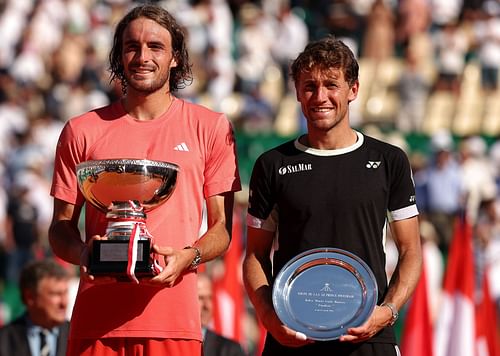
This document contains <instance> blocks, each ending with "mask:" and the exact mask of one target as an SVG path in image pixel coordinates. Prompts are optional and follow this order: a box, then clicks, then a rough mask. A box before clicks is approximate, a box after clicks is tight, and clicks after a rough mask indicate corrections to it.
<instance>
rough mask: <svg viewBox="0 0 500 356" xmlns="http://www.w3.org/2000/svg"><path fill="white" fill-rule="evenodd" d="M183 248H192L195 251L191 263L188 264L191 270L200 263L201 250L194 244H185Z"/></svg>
mask: <svg viewBox="0 0 500 356" xmlns="http://www.w3.org/2000/svg"><path fill="white" fill-rule="evenodd" d="M184 249H185V250H187V249H193V250H194V251H195V252H196V254H195V256H194V258H193V260H192V261H191V265H190V266H189V269H190V270H191V271H192V270H195V269H197V268H198V266H199V265H200V263H201V252H200V249H199V248H198V247H195V246H186V247H184Z"/></svg>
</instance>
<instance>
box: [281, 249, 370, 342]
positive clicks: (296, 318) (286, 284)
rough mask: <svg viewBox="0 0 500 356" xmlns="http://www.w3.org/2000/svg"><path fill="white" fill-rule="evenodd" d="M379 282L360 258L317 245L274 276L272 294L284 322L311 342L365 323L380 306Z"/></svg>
mask: <svg viewBox="0 0 500 356" xmlns="http://www.w3.org/2000/svg"><path fill="white" fill-rule="evenodd" d="M377 293H378V288H377V281H376V279H375V276H374V274H373V272H372V271H371V269H370V268H369V267H368V265H367V264H366V263H365V262H364V261H363V260H361V259H360V258H359V257H358V256H356V255H354V254H352V253H350V252H347V251H344V250H341V249H336V248H317V249H312V250H309V251H306V252H303V253H301V254H299V255H298V256H296V257H295V258H293V259H292V260H290V261H289V262H288V263H287V264H286V265H285V266H283V268H282V269H281V271H280V272H279V273H278V275H277V276H276V280H275V282H274V286H273V292H272V298H273V305H274V309H275V310H276V314H277V315H278V317H279V318H280V320H281V321H282V322H283V324H285V325H286V326H288V327H289V328H290V329H293V330H295V331H299V332H301V333H303V334H305V335H306V336H307V337H308V338H309V339H312V340H323V341H325V340H335V339H338V338H339V337H340V336H341V335H343V334H346V332H347V329H348V328H350V327H355V326H359V325H361V324H363V323H364V322H365V321H366V320H367V319H368V317H369V316H370V315H371V313H372V311H373V309H374V308H375V305H376V304H377Z"/></svg>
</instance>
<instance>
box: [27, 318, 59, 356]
mask: <svg viewBox="0 0 500 356" xmlns="http://www.w3.org/2000/svg"><path fill="white" fill-rule="evenodd" d="M58 335H59V329H58V328H53V329H51V330H48V329H43V328H41V327H40V326H36V325H32V326H30V327H28V342H29V346H30V350H31V354H32V355H33V356H55V355H56V349H57V337H58Z"/></svg>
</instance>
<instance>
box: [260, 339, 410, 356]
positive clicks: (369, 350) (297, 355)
mask: <svg viewBox="0 0 500 356" xmlns="http://www.w3.org/2000/svg"><path fill="white" fill-rule="evenodd" d="M280 355H286V356H311V355H322V356H330V355H332V356H401V352H400V351H399V347H398V345H396V344H389V343H380V342H364V343H358V344H354V343H348V342H342V343H341V342H322V341H317V342H315V343H313V344H309V345H307V346H303V347H298V348H294V347H284V346H282V345H280V344H278V343H277V342H276V341H275V340H274V339H273V338H271V337H267V338H266V344H265V347H264V351H263V352H262V356H280Z"/></svg>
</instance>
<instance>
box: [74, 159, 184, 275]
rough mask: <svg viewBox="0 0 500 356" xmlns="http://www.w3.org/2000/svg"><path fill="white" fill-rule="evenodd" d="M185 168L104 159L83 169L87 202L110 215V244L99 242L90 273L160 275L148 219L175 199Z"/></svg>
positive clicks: (79, 175) (81, 177)
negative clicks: (153, 251) (174, 194)
mask: <svg viewBox="0 0 500 356" xmlns="http://www.w3.org/2000/svg"><path fill="white" fill-rule="evenodd" d="M178 172H179V167H178V166H177V165H176V164H173V163H169V162H161V161H152V160H145V159H104V160H92V161H85V162H82V163H80V164H78V165H77V167H76V176H77V181H78V186H79V188H80V191H81V192H82V194H83V196H84V197H85V199H86V201H87V202H88V203H90V204H91V205H93V206H94V207H95V208H97V209H98V210H100V211H101V212H103V213H105V214H106V218H107V220H108V225H107V228H106V234H105V237H106V239H104V240H94V241H93V243H92V251H91V254H90V261H89V270H90V273H91V274H93V275H114V276H116V277H128V278H129V279H131V280H134V281H136V282H137V279H136V275H137V276H151V275H154V274H157V273H159V271H161V267H160V266H159V264H158V263H157V262H156V260H155V256H153V254H152V253H151V246H152V244H153V242H152V241H153V237H152V236H151V235H150V234H149V232H148V231H147V228H146V213H147V212H150V211H151V210H153V209H155V208H157V207H158V206H160V205H161V204H164V203H165V202H166V201H167V200H168V199H169V198H170V196H171V195H172V193H173V191H174V188H175V186H176V182H177V174H178Z"/></svg>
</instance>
